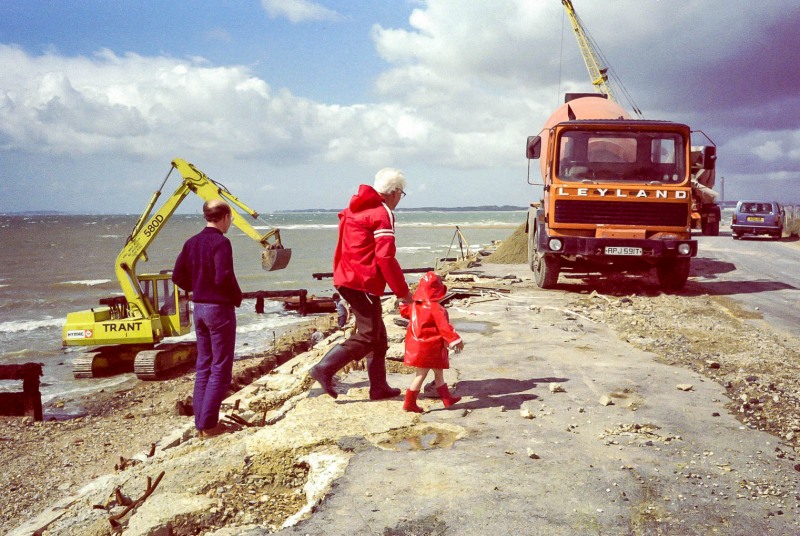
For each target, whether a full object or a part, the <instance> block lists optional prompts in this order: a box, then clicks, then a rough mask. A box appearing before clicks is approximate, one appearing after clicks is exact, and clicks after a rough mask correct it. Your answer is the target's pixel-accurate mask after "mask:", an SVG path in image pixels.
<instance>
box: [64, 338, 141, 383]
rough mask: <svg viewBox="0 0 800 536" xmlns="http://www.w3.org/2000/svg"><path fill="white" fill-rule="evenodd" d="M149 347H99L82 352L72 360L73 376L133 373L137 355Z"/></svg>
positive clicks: (91, 376) (90, 376)
mask: <svg viewBox="0 0 800 536" xmlns="http://www.w3.org/2000/svg"><path fill="white" fill-rule="evenodd" d="M148 348H152V345H149V346H142V345H140V346H133V347H124V348H122V347H119V346H99V347H97V348H93V349H92V350H90V351H88V352H81V353H80V354H78V355H76V356H75V357H74V358H73V359H72V375H73V376H74V377H75V378H99V377H102V376H110V375H112V374H120V373H122V372H131V371H132V370H133V362H134V359H135V358H136V354H137V353H139V352H141V351H142V350H146V349H148Z"/></svg>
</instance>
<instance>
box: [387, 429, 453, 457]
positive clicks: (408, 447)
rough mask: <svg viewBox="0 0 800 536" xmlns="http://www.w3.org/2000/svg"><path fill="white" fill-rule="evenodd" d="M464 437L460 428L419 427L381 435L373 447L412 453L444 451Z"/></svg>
mask: <svg viewBox="0 0 800 536" xmlns="http://www.w3.org/2000/svg"><path fill="white" fill-rule="evenodd" d="M463 436H464V429H463V428H461V427H460V426H445V425H442V424H436V425H427V424H426V425H419V426H414V427H412V428H405V429H402V430H394V431H392V432H390V433H388V434H381V437H379V438H377V441H376V443H375V445H376V446H377V447H378V448H382V449H384V450H395V451H412V450H431V449H437V448H439V449H446V448H450V447H452V446H453V443H455V442H456V440H457V439H460V438H461V437H463Z"/></svg>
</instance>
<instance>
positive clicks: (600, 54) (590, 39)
mask: <svg viewBox="0 0 800 536" xmlns="http://www.w3.org/2000/svg"><path fill="white" fill-rule="evenodd" d="M572 13H573V14H574V16H575V19H576V20H577V21H578V25H579V26H580V28H581V30H582V31H583V33H584V35H585V36H586V41H587V42H588V43H589V46H590V47H591V49H592V51H593V52H594V53H595V54H596V55H597V57H598V59H599V60H600V61H601V62H602V64H603V67H605V69H606V74H607V75H608V77H609V78H610V79H611V80H612V81H613V82H614V84H613V85H614V87H615V88H619V89H620V91H621V93H622V95H623V96H624V97H625V100H626V101H627V102H628V105H629V106H630V107H631V109H632V110H633V113H634V114H635V115H636V117H638V118H639V119H644V114H642V111H641V110H640V109H639V106H637V105H636V102H634V100H633V97H632V96H631V94H630V93H629V92H628V89H627V88H626V87H625V85H624V84H623V83H622V80H620V78H619V77H618V76H617V73H616V72H615V71H614V69H613V68H612V67H611V64H610V63H609V61H608V60H607V59H606V57H605V56H604V55H603V51H602V50H601V49H600V47H599V46H598V45H597V42H596V41H595V40H594V37H592V35H591V33H589V30H588V29H587V28H586V26H585V25H584V24H583V21H582V20H581V18H580V16H579V15H578V13H577V11H575V10H574V9H573V10H572ZM565 18H566V12H565V11H563V10H562V12H561V58H560V61H559V66H558V84H559V88H558V89H559V93H560V91H561V66H562V65H563V63H564V26H565Z"/></svg>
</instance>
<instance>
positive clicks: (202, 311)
mask: <svg viewBox="0 0 800 536" xmlns="http://www.w3.org/2000/svg"><path fill="white" fill-rule="evenodd" d="M194 329H195V333H196V334H197V375H196V377H195V380H194V395H193V397H192V405H193V407H194V425H195V428H197V429H198V430H208V429H210V428H214V427H215V426H216V425H217V422H218V421H219V408H220V406H222V400H223V399H224V398H225V395H226V394H227V392H228V387H230V384H231V378H232V375H233V352H234V349H235V345H236V310H235V309H234V307H233V305H219V304H214V303H195V304H194Z"/></svg>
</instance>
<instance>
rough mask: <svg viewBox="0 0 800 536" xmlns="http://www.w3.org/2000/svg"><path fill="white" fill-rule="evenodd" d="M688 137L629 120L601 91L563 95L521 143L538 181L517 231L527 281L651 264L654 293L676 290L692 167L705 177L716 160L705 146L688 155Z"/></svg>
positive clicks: (688, 225) (686, 254) (689, 251)
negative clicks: (536, 195) (523, 237)
mask: <svg viewBox="0 0 800 536" xmlns="http://www.w3.org/2000/svg"><path fill="white" fill-rule="evenodd" d="M691 133H692V131H691V130H690V128H689V127H688V126H687V125H684V124H680V123H673V122H670V121H655V120H644V119H631V118H630V117H629V116H628V114H627V113H626V112H625V110H624V109H623V108H622V107H620V106H619V105H618V104H617V103H615V102H613V101H612V100H609V99H608V98H607V97H606V96H605V95H602V94H595V93H592V94H583V93H581V94H567V95H566V98H565V102H564V104H563V105H561V106H560V107H559V108H558V109H557V110H556V111H555V113H554V114H553V115H552V116H550V118H549V119H548V120H547V122H546V123H545V125H544V128H543V129H542V131H541V132H540V133H539V135H537V136H531V137H529V138H528V142H527V147H526V149H527V157H528V160H529V161H530V160H531V159H538V160H539V161H540V166H541V173H542V181H543V182H542V183H536V184H539V185H542V186H543V189H542V198H541V199H540V200H539V202H538V203H531V206H530V208H529V210H528V220H527V225H526V231H527V234H528V263H529V265H530V267H531V270H532V271H533V274H534V280H535V282H536V284H537V285H538V286H539V287H541V288H545V289H550V288H555V286H556V285H557V283H558V279H559V275H560V274H561V273H563V272H572V273H576V274H593V273H608V272H641V271H644V270H650V269H653V268H655V271H656V274H657V276H658V281H659V284H660V286H661V288H662V289H664V290H666V291H675V290H679V289H681V288H683V286H684V285H685V284H686V280H687V278H688V276H689V270H690V263H691V259H692V257H694V256H696V255H697V241H696V240H693V239H692V236H691V229H692V212H693V195H692V182H691V181H692V172H693V170H692V166H693V165H694V167H695V169H696V168H697V165H698V164H697V162H698V161H700V162H702V166H703V169H708V170H712V171H713V169H714V163H715V161H716V146H714V145H713V143H712V145H710V146H703V147H702V148H700V153H701V154H700V155H699V158H698V157H697V155H693V150H694V151H695V152H696V150H697V147H695V148H694V149H693V148H692V145H691ZM528 182H529V183H531V184H534V183H532V182H531V179H530V175H529V177H528Z"/></svg>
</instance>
